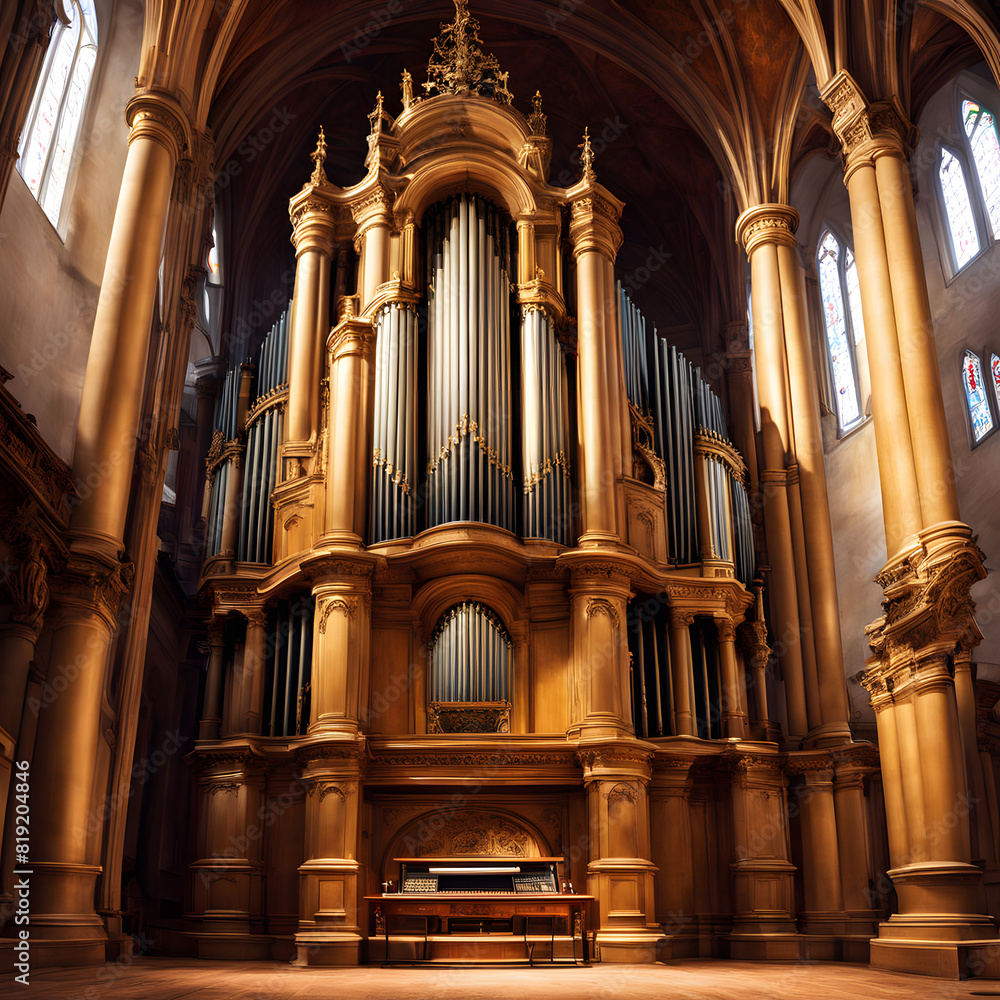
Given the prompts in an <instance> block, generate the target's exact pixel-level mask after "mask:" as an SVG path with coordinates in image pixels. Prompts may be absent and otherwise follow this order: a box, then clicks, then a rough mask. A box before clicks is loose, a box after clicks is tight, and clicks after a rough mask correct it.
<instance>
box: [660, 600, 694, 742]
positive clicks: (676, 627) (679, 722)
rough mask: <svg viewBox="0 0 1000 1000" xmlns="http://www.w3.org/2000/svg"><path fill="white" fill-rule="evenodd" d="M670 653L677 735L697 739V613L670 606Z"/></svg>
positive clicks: (668, 632) (668, 639) (668, 638)
mask: <svg viewBox="0 0 1000 1000" xmlns="http://www.w3.org/2000/svg"><path fill="white" fill-rule="evenodd" d="M667 614H668V615H669V616H670V625H669V627H668V631H667V641H668V644H669V645H668V648H669V650H670V683H671V686H672V689H673V695H674V736H697V735H698V725H697V722H696V720H695V717H694V707H695V701H694V664H693V663H692V660H691V632H690V631H689V629H690V628H691V625H692V624H693V623H694V612H693V611H687V610H685V609H683V608H677V607H674V606H673V605H671V606H670V607H669V608H668V609H667Z"/></svg>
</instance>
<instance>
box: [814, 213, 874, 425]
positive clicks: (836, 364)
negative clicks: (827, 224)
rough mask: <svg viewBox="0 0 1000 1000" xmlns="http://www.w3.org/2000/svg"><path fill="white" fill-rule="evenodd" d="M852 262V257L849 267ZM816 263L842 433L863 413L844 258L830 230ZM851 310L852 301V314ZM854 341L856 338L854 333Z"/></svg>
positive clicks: (822, 240)
mask: <svg viewBox="0 0 1000 1000" xmlns="http://www.w3.org/2000/svg"><path fill="white" fill-rule="evenodd" d="M853 261H854V257H853V254H852V255H851V263H852V265H853ZM816 262H817V265H818V267H819V287H820V294H821V296H822V299H823V321H824V323H825V325H826V347H827V353H828V355H829V357H830V373H831V375H832V378H833V391H834V395H835V396H836V400H837V419H838V421H839V422H840V427H841V429H842V430H844V429H846V428H848V427H851V426H852V425H853V424H855V423H857V422H858V421H859V420H860V419H861V417H862V413H861V407H860V405H859V402H858V380H857V375H856V373H855V369H854V358H853V355H852V353H851V343H850V326H851V319H849V318H848V316H849V314H848V312H847V310H846V309H845V308H844V285H845V280H844V272H843V266H844V263H845V255H844V254H843V252H842V248H841V246H840V242H839V241H838V240H837V237H836V236H834V235H833V233H832V232H830V230H829V229H828V230H826V231H825V232H824V233H823V235H822V236H821V237H820V241H819V249H818V251H817V253H816ZM855 277H856V275H855ZM857 298H858V305H857V309H858V312H859V314H860V309H861V302H860V295H858V297H857ZM853 311H854V303H853V302H852V303H851V312H852V313H853ZM862 329H863V327H862ZM855 338H856V339H857V335H856V334H855Z"/></svg>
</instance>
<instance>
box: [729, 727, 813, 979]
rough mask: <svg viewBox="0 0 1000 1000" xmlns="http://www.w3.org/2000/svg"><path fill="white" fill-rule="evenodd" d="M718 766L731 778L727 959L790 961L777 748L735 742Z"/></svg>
mask: <svg viewBox="0 0 1000 1000" xmlns="http://www.w3.org/2000/svg"><path fill="white" fill-rule="evenodd" d="M720 764H721V765H723V766H725V767H726V769H728V770H729V772H730V774H731V775H732V779H731V782H732V784H731V795H732V818H733V840H732V843H733V861H732V863H731V864H730V866H729V869H730V882H731V885H732V906H733V929H732V933H731V934H730V935H729V950H730V955H731V957H732V958H739V959H765V960H768V961H775V960H790V959H791V960H794V959H797V958H798V957H799V941H798V937H797V935H796V932H795V916H794V913H795V902H794V900H795V892H794V885H793V879H794V873H795V866H794V865H793V864H792V863H791V862H790V861H789V860H788V826H787V823H788V820H787V803H786V799H785V787H784V776H783V775H782V773H781V767H780V763H779V757H778V753H777V750H776V748H775V747H774V746H773V745H769V744H760V743H758V744H753V743H744V744H734V745H733V748H732V749H731V750H729V751H727V753H726V755H725V757H724V759H723V760H721V761H720Z"/></svg>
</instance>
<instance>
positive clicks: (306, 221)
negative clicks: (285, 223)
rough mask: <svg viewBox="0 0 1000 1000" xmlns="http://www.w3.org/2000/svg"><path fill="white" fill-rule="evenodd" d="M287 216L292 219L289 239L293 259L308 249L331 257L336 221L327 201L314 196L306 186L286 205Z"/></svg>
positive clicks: (311, 190)
mask: <svg viewBox="0 0 1000 1000" xmlns="http://www.w3.org/2000/svg"><path fill="white" fill-rule="evenodd" d="M288 214H289V218H290V219H291V220H292V236H291V240H292V246H294V247H295V256H296V257H301V256H302V254H304V253H306V252H307V251H309V250H316V251H318V252H319V253H321V254H323V255H324V256H326V257H332V256H333V249H334V243H335V240H336V232H337V219H336V218H335V212H334V205H333V204H332V203H331V202H330V201H328V200H327V199H326V198H323V197H321V196H319V197H318V196H316V193H315V191H314V190H313V188H312V187H306V188H305V189H304V190H303V191H302V192H301V193H300V194H298V195H296V196H295V197H294V198H293V199H292V200H291V202H289V206H288Z"/></svg>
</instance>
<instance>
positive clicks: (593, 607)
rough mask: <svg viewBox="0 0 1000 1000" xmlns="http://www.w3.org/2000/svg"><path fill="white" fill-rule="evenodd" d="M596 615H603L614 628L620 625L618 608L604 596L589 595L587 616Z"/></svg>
mask: <svg viewBox="0 0 1000 1000" xmlns="http://www.w3.org/2000/svg"><path fill="white" fill-rule="evenodd" d="M597 615H604V616H605V617H606V618H607V619H608V621H610V622H611V624H612V625H613V626H614V627H615V628H619V627H620V626H621V617H620V616H619V614H618V609H617V608H616V607H615V606H614V604H613V603H612V602H611V601H609V600H608V599H607V598H606V597H591V598H590V599H589V600H588V601H587V617H588V618H594V617H596V616H597Z"/></svg>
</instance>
